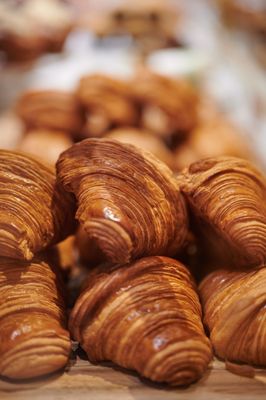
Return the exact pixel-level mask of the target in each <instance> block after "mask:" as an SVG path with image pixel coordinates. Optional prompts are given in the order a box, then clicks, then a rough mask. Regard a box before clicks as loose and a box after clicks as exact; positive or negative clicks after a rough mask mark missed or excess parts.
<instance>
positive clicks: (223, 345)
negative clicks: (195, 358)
mask: <svg viewBox="0 0 266 400" xmlns="http://www.w3.org/2000/svg"><path fill="white" fill-rule="evenodd" d="M200 295H201V299H202V304H203V310H204V323H205V325H206V326H207V328H208V330H209V332H210V338H211V342H212V344H213V346H214V350H215V353H216V354H217V355H218V356H219V357H221V358H222V359H225V360H229V361H233V362H241V363H247V364H254V365H257V366H263V367H265V366H266V307H265V304H266V267H262V268H259V269H255V270H251V271H249V272H229V271H225V270H219V271H215V272H213V273H211V274H210V275H208V276H207V277H206V278H205V279H204V280H203V282H202V283H201V285H200Z"/></svg>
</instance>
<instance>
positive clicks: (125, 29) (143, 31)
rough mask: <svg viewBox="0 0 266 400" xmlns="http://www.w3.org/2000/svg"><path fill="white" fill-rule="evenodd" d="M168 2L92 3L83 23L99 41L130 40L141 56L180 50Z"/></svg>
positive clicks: (173, 12)
mask: <svg viewBox="0 0 266 400" xmlns="http://www.w3.org/2000/svg"><path fill="white" fill-rule="evenodd" d="M179 19H180V13H179V11H178V10H177V5H176V3H175V2H174V1H171V0H144V1H143V0H91V1H90V2H89V6H88V13H87V15H85V16H84V19H83V22H84V25H87V27H88V28H89V29H90V30H91V31H92V32H93V33H94V34H95V35H96V36H97V37H98V38H107V37H115V36H125V35H128V36H131V37H132V38H133V39H134V41H135V43H136V45H137V47H139V49H140V50H141V51H143V52H149V51H152V50H154V49H158V48H164V47H175V46H179V45H180V43H179V42H178V39H177V26H178V21H179Z"/></svg>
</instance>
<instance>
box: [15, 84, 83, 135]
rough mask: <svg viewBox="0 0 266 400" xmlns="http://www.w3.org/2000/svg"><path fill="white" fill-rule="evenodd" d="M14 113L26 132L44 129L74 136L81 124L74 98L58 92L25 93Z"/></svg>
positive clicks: (80, 116)
mask: <svg viewBox="0 0 266 400" xmlns="http://www.w3.org/2000/svg"><path fill="white" fill-rule="evenodd" d="M16 112H17V114H18V115H19V116H20V118H21V119H22V121H23V122H24V124H25V127H26V129H27V130H30V129H39V128H44V129H48V130H49V129H50V130H58V131H61V132H62V131H64V132H68V133H69V134H72V135H75V134H76V133H77V132H79V131H80V129H81V127H82V124H83V119H82V112H81V110H80V105H79V102H78V100H77V98H76V96H75V95H74V94H73V93H71V92H65V91H60V90H38V91H37V90H36V91H28V92H25V93H24V94H22V96H20V98H19V99H18V101H17V104H16Z"/></svg>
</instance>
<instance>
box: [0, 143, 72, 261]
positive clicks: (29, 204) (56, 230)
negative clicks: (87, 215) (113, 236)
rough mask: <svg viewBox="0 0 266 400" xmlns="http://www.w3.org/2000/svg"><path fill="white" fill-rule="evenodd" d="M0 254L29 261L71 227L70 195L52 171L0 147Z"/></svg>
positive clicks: (30, 159) (63, 235)
mask: <svg viewBox="0 0 266 400" xmlns="http://www.w3.org/2000/svg"><path fill="white" fill-rule="evenodd" d="M0 169H1V171H0V183H1V187H0V256H5V257H11V258H18V259H26V260H30V259H31V258H32V257H33V255H34V254H35V253H37V252H38V251H40V250H42V249H44V248H45V247H47V246H48V245H51V244H55V243H57V242H59V241H61V240H63V239H64V238H65V237H66V236H67V235H69V234H70V233H71V232H72V231H73V229H74V212H75V208H74V207H75V204H74V200H73V198H72V196H70V195H69V193H65V191H64V190H63V189H62V188H61V186H60V185H59V184H58V183H56V176H55V172H54V171H53V170H52V169H50V168H49V167H47V166H44V165H42V164H41V163H39V162H38V161H36V160H34V159H32V158H30V157H28V156H26V155H24V154H22V153H21V154H20V153H16V152H12V151H7V150H0Z"/></svg>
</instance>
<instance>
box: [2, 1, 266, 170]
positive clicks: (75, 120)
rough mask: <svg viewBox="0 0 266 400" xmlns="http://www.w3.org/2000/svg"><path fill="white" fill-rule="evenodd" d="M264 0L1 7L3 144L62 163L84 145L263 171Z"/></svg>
mask: <svg viewBox="0 0 266 400" xmlns="http://www.w3.org/2000/svg"><path fill="white" fill-rule="evenodd" d="M265 69H266V0H169V1H168V0H145V1H144V0H65V1H63V0H62V1H60V0H0V147H1V148H9V149H19V150H23V151H26V152H28V153H31V154H33V155H34V156H36V157H38V158H42V159H43V160H44V161H47V162H50V163H55V161H56V159H57V157H58V155H59V154H60V152H61V151H63V150H64V149H66V148H67V147H68V146H70V145H71V144H72V143H73V142H75V141H79V140H82V139H84V138H87V137H109V138H115V139H117V140H121V141H125V142H129V143H133V144H135V145H137V146H140V147H142V148H144V149H147V150H149V151H151V152H153V153H154V154H155V155H156V156H157V157H159V158H161V159H162V160H163V161H165V162H166V163H167V164H168V165H169V166H170V167H171V168H172V169H173V170H174V171H177V172H178V171H179V170H181V169H182V168H184V167H185V166H187V165H189V164H190V163H191V162H193V161H195V160H197V159H200V158H203V157H208V156H219V155H236V156H240V157H245V158H249V159H252V160H253V161H254V162H255V163H256V164H258V165H259V166H260V167H261V168H264V169H266V76H265Z"/></svg>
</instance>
